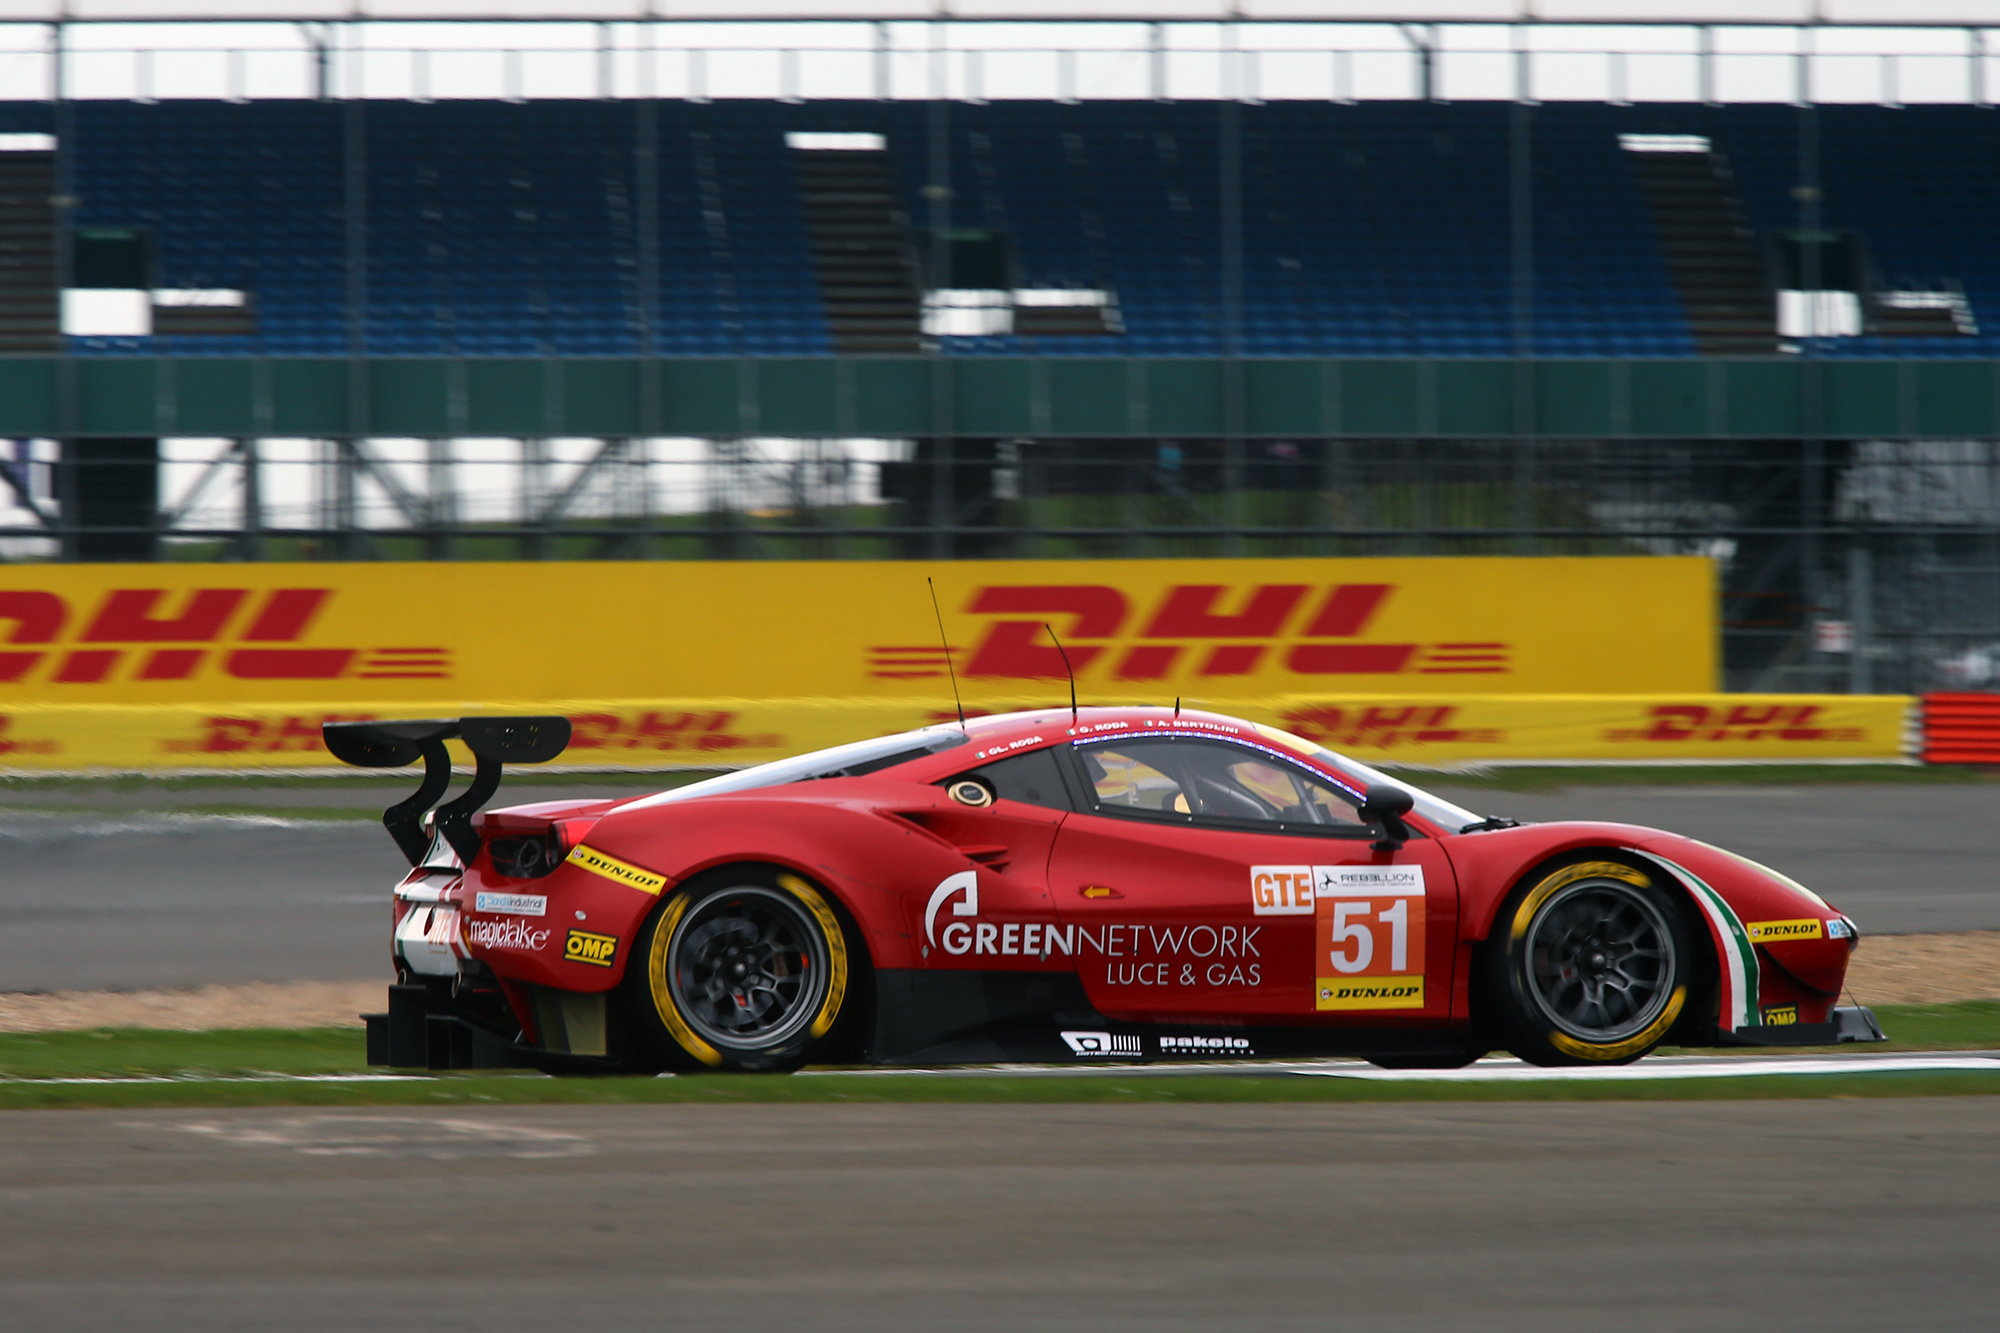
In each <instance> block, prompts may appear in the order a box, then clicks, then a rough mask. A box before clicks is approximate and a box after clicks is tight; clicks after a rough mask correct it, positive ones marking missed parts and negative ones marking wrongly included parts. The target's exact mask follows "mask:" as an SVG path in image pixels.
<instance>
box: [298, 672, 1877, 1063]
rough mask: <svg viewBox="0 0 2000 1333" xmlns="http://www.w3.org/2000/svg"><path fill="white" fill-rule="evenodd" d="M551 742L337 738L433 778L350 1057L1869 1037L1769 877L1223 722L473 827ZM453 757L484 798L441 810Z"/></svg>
mask: <svg viewBox="0 0 2000 1333" xmlns="http://www.w3.org/2000/svg"><path fill="white" fill-rule="evenodd" d="M568 735H569V724H568V722H567V721H566V720H565V719H563V718H560V717H546V718H470V717H469V718H464V719H462V720H458V721H432V722H360V723H336V724H329V725H328V726H327V728H326V737H327V744H328V747H329V749H331V750H332V751H333V753H334V754H335V755H337V756H338V757H340V758H341V759H343V760H345V761H346V762H349V763H355V764H362V765H366V766H370V767H393V766H399V765H403V764H410V763H414V762H415V761H416V760H418V759H419V758H421V759H423V760H424V761H425V773H426V775H425V779H424V783H423V786H422V787H421V788H420V789H419V790H418V792H417V793H416V794H415V795H414V796H412V797H411V798H410V799H409V800H407V801H404V802H403V803H401V804H400V805H398V806H396V807H394V808H393V809H391V810H390V811H389V812H388V813H387V815H385V816H384V823H385V824H386V825H387V826H388V828H389V831H390V833H391V834H392V835H393V836H394V837H395V839H396V841H397V842H398V844H399V845H400V846H401V847H402V848H403V850H404V851H405V853H406V854H407V855H408V857H409V859H410V861H411V864H412V867H413V868H412V869H411V870H410V872H409V874H408V875H407V876H405V877H404V879H403V881H402V882H401V883H400V884H399V885H398V886H397V887H396V891H395V923H394V957H395V965H396V969H397V974H398V979H397V984H395V985H393V986H391V987H390V999H389V1012H388V1013H387V1014H380V1015H372V1016H370V1019H369V1058H370V1060H371V1062H374V1063H381V1064H393V1065H414V1066H428V1067H431V1068H461V1067H479V1066H490V1065H501V1064H525V1065H535V1066H540V1067H543V1068H551V1069H556V1068H567V1069H579V1068H601V1069H606V1070H611V1069H642V1070H661V1069H673V1070H686V1071H699V1070H704V1069H724V1070H788V1069H796V1068H798V1067H799V1066H800V1065H802V1064H805V1063H807V1062H809V1061H810V1062H815V1063H829V1062H832V1063H860V1062H866V1063H873V1064H889V1065H894V1064H942V1063H954V1062H992V1061H1058V1062H1068V1061H1104V1060H1158V1059H1189V1058H1193V1059H1201V1060H1212V1059H1218V1058H1223V1059H1227V1058H1244V1057H1304V1056H1326V1055H1349V1056H1361V1057H1363V1058H1365V1059H1368V1060H1372V1061H1374V1062H1375V1063H1377V1064H1381V1065H1388V1066H1392V1067H1422V1066H1439V1067H1449V1066H1456V1065H1462V1064H1464V1063H1466V1062H1468V1061H1470V1060H1473V1059H1475V1058H1477V1057H1478V1056H1480V1055H1482V1054H1484V1053H1486V1052H1488V1051H1491V1050H1499V1049H1505V1050H1509V1051H1512V1052H1513V1053H1514V1054H1516V1055H1518V1056H1520V1057H1521V1058H1523V1059H1525V1060H1530V1061H1533V1062H1535V1063H1537V1064H1579V1065H1589V1064H1616V1063H1622V1062H1625V1061H1630V1060H1636V1059H1638V1058H1639V1057H1640V1056H1642V1055H1644V1054H1646V1053H1647V1052H1648V1051H1650V1050H1652V1049H1653V1048H1654V1047H1655V1046H1657V1045H1659V1044H1660V1043H1662V1042H1672V1043H1675V1044H1678V1045H1687V1046H1714V1045H1774V1044H1782V1045H1787V1046H1790V1045H1804V1044H1815V1043H1833V1042H1838V1041H1851V1040H1862V1041H1866V1040H1880V1039H1881V1033H1880V1029H1879V1028H1878V1027H1877V1026H1876V1024H1875V1021H1874V1018H1873V1016H1872V1015H1871V1014H1869V1012H1868V1011H1867V1010H1865V1009H1860V1008H1837V1007H1836V1000H1837V998H1838V997H1839V995H1840V993H1841V984H1842V978H1843V977H1844V975H1845V973H1846V970H1847V960H1848V955H1849V953H1850V952H1851V951H1852V949H1853V948H1854V946H1855V940H1856V936H1855V929H1854V924H1853V923H1852V922H1851V921H1849V920H1848V919H1847V917H1845V916H1843V915H1842V914H1841V913H1840V912H1839V911H1837V910H1835V909H1834V908H1831V907H1829V906H1827V904H1826V903H1824V902H1822V901H1821V900H1820V899H1819V898H1818V897H1817V896H1816V895H1814V894H1813V893H1812V892H1811V891H1810V890H1808V889H1806V888H1804V887H1803V886H1801V885H1799V884H1797V883H1794V882H1793V881H1792V880H1789V879H1787V878H1785V876H1783V875H1781V874H1779V873H1778V872H1776V871H1774V870H1770V869H1767V868H1765V867H1763V866H1761V865H1758V864H1756V863H1755V862H1752V861H1749V860H1746V859H1744V858H1743V857H1740V856H1736V855H1734V854H1732V853H1730V852H1726V851H1723V850H1722V849H1720V848H1717V847H1711V846H1708V845H1707V844H1704V843H1700V842H1695V841H1693V840H1691V839H1688V838H1684V837H1680V836H1678V835H1676V834H1672V833H1663V832H1660V831H1659V830H1656V829H1648V828H1638V827H1633V826H1630V825H1623V824H1592V823H1555V824H1533V825H1522V824H1516V823H1514V822H1513V821H1511V820H1505V819H1486V818H1481V817H1480V816H1478V815H1476V814H1474V813H1472V812H1471V811H1469V810H1463V809H1460V808H1459V807H1458V806H1455V805H1453V804H1451V803H1450V802H1448V801H1442V800H1439V799H1437V798H1436V797H1434V796H1431V795H1428V794H1426V793H1425V792H1423V791H1421V790H1419V789H1417V788H1415V787H1412V786H1410V785H1408V784H1406V783H1403V782H1399V781H1397V780H1396V779H1394V778H1390V777H1387V776H1385V775H1383V774H1381V773H1378V772H1375V771H1374V770H1372V769H1370V768H1368V767H1367V766H1365V765H1363V764H1359V763H1356V762H1355V761H1353V760H1352V759H1348V758H1346V757H1345V756H1342V755H1338V754H1334V753H1332V752H1330V751H1328V750H1325V749H1322V748H1320V747H1319V746H1316V745H1314V744H1312V743H1311V742H1309V741H1305V740H1302V739H1300V738H1299V737H1297V736H1293V735H1289V734H1287V733H1285V732H1282V731H1278V730H1275V729H1273V728H1271V727H1266V726H1261V725H1258V724H1256V723H1253V722H1245V721H1242V720H1240V719H1237V718H1231V717H1223V716H1219V715H1216V714H1212V713H1196V712H1182V711H1179V710H1174V709H1165V708H1086V709H1082V710H1080V711H1074V710H1071V709H1059V710H1054V711H1047V712H1034V713H1015V714H1010V715H1006V716H1001V717H983V718H976V719H974V720H972V721H970V722H968V723H965V724H964V725H962V726H960V725H950V726H937V727H929V728H926V729H924V730H921V731H912V732H906V733H903V734H901V735H895V736H885V737H882V738H880V739H877V740H868V741H861V742H857V743H855V744H852V745H842V746H837V747H835V748H833V749H830V750H822V751H819V752H817V753H814V754H807V755H801V756H799V757H797V758H794V759H786V760H781V761H779V762H777V763H771V764H764V765H761V766H759V767H756V768H749V769H744V770H742V771H739V772H734V773H729V774H726V775H724V776H721V777H714V778H709V779H707V780H705V781H700V782H695V783H692V784H690V785H688V786H683V787H678V788H675V789H673V790H670V791H664V792H660V793H658V794H657V795H652V796H646V797H642V798H639V799H635V800H616V801H611V800H579V801H553V802H545V803H542V804H537V805H525V806H517V807H514V808H511V809H497V810H491V811H485V812H483V813H481V812H480V809H479V807H480V806H481V805H482V804H484V803H485V802H486V801H487V800H488V799H490V798H491V797H492V795H493V793H494V790H495V789H496V788H497V786H498V784H499V780H500V774H501V770H502V765H503V764H505V763H510V762H523V763H535V762H545V761H546V760H548V759H551V758H554V757H555V756H556V755H557V754H559V753H560V752H561V751H562V749H563V747H564V746H565V745H566V744H567V742H568ZM453 736H456V737H458V738H460V739H461V740H462V741H463V742H464V743H465V745H466V746H467V747H468V748H469V749H470V750H471V751H472V752H473V754H474V755H475V756H476V757H477V760H478V766H477V770H476V774H475V777H474V778H473V781H472V784H471V786H470V788H469V789H468V790H467V791H466V792H465V794H464V795H462V796H460V797H459V798H458V799H456V800H454V801H451V802H450V803H448V804H446V805H443V806H440V807H438V808H437V809H436V810H432V809H431V807H432V806H433V805H434V804H435V803H436V802H437V800H438V798H439V797H440V796H442V795H443V794H444V789H445V787H446V785H447V784H448V783H449V780H450V760H449V757H448V755H447V753H446V751H445V747H444V741H445V740H446V739H447V738H450V737H453Z"/></svg>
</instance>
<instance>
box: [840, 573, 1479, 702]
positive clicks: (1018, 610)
mask: <svg viewBox="0 0 2000 1333" xmlns="http://www.w3.org/2000/svg"><path fill="white" fill-rule="evenodd" d="M1395 591H1396V589H1395V586H1394V585H1392V584H1387V583H1341V584H1334V585H1332V586H1329V587H1314V586H1312V585H1310V584H1303V583H1266V584H1257V585H1255V586H1245V587H1241V588H1230V587H1226V586H1224V585H1222V584H1182V585H1177V586H1175V587H1172V588H1169V589H1167V591H1166V593H1165V594H1164V595H1162V596H1161V598H1160V599H1159V601H1158V603H1157V604H1155V605H1153V606H1151V607H1147V608H1141V609H1139V610H1138V612H1137V614H1135V613H1134V607H1133V605H1132V602H1131V599H1130V598H1128V597H1127V596H1126V594H1125V593H1124V592H1122V591H1120V590H1119V589H1117V588H1113V587H1109V586H1106V585H1103V584H1031V585H1020V586H1001V587H986V588H981V589H979V591H978V592H976V593H974V594H973V596H972V600H971V601H970V603H968V604H967V606H966V608H965V609H966V611H967V612H968V613H969V614H971V615H975V616H982V617H986V618H988V619H989V621H990V623H989V624H988V626H987V628H986V630H985V632H984V634H983V635H982V636H981V637H980V640H979V642H978V644H977V646H975V647H974V648H973V650H972V653H971V655H970V657H969V658H968V659H967V661H966V664H965V668H964V670H965V674H966V675H967V676H972V677H989V678H992V677H998V678H1005V679H1014V680H1042V679H1047V678H1050V677H1055V678H1058V679H1060V678H1061V677H1062V676H1063V675H1064V674H1065V673H1064V668H1063V661H1062V656H1061V654H1060V653H1058V652H1057V650H1056V648H1055V645H1054V644H1052V643H1050V642H1049V639H1048V635H1047V633H1046V632H1045V631H1044V630H1043V628H1042V626H1043V625H1044V623H1056V624H1059V625H1060V627H1061V629H1062V631H1063V634H1062V641H1063V643H1064V645H1065V646H1066V647H1067V648H1068V650H1069V659H1070V663H1071V665H1072V666H1074V667H1075V668H1076V670H1077V671H1079V672H1082V671H1084V670H1086V669H1087V668H1089V667H1091V666H1092V665H1093V664H1095V663H1097V662H1098V661H1099V660H1100V659H1102V660H1103V661H1104V662H1105V663H1106V664H1107V666H1108V668H1109V674H1110V675H1111V676H1112V677H1113V678H1115V679H1117V680H1163V679H1165V678H1167V677H1168V676H1171V675H1194V676H1247V675H1251V674H1253V673H1254V672H1256V671H1258V670H1259V669H1260V668H1261V667H1263V666H1264V665H1265V662H1266V659H1267V657H1268V658H1274V659H1275V660H1278V661H1279V662H1281V664H1282V668H1283V669H1284V670H1286V671H1290V672H1292V673H1294V674H1297V675H1303V676H1387V675H1396V674H1399V673H1402V672H1406V671H1415V672H1418V673H1422V674H1427V675H1496V674H1502V673H1506V672H1509V671H1511V670H1512V669H1513V668H1512V664H1511V658H1510V648H1509V645H1507V644H1504V643H1434V644H1419V643H1376V642H1367V641H1364V638H1363V636H1364V634H1365V633H1366V631H1367V629H1368V626H1369V625H1370V624H1371V623H1372V622H1373V621H1374V619H1375V617H1376V615H1377V613H1378V612H1379V611H1380V610H1381V609H1382V607H1383V605H1384V604H1385V603H1386V602H1387V601H1388V600H1389V598H1390V597H1391V596H1392V595H1393V594H1394V593H1395ZM869 651H870V654H871V656H870V668H871V670H872V671H873V672H874V673H875V674H878V675H882V674H889V673H892V672H896V673H900V672H906V671H907V672H910V673H913V674H915V673H921V674H927V675H928V674H935V673H936V671H937V669H938V668H939V667H940V666H941V665H942V662H941V656H942V655H941V653H940V652H939V650H935V649H916V648H876V649H870V650H869Z"/></svg>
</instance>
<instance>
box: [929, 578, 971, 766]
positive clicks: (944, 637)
mask: <svg viewBox="0 0 2000 1333" xmlns="http://www.w3.org/2000/svg"><path fill="white" fill-rule="evenodd" d="M924 586H925V587H926V588H929V589H930V590H931V614H932V615H934V616H936V617H937V623H938V642H939V643H941V644H943V645H944V669H945V670H946V671H949V672H950V673H951V701H952V703H954V704H956V705H957V706H958V729H959V730H960V731H964V730H965V700H963V699H961V698H959V697H958V668H957V667H955V666H953V665H952V664H951V636H950V635H948V634H946V633H945V632H944V612H943V611H940V610H939V609H938V599H937V584H935V583H933V582H931V580H930V576H929V575H928V574H926V575H925V576H924ZM968 734H970V733H968Z"/></svg>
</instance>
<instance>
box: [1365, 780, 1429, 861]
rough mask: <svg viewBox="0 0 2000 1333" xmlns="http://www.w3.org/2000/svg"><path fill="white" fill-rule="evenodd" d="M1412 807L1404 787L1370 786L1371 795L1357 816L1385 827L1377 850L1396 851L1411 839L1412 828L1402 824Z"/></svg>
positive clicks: (1379, 784)
mask: <svg viewBox="0 0 2000 1333" xmlns="http://www.w3.org/2000/svg"><path fill="white" fill-rule="evenodd" d="M1413 804H1415V802H1413V801H1412V800H1411V799H1410V793H1408V792H1407V791H1404V790H1403V789H1402V788H1401V787H1391V786H1388V785H1386V784H1384V783H1380V782H1371V783H1370V784H1368V794H1367V796H1366V797H1364V798H1363V799H1362V802H1361V808H1360V809H1359V810H1357V811H1355V813H1356V814H1358V815H1360V816H1361V820H1362V822H1363V823H1366V824H1380V825H1381V826H1382V841H1380V842H1378V843H1376V844H1375V850H1376V851H1378V852H1393V851H1395V850H1396V849H1397V848H1399V847H1401V846H1402V845H1403V844H1404V843H1406V842H1408V841H1409V840H1410V826H1409V825H1408V824H1405V823H1404V822H1403V816H1404V815H1407V814H1409V813H1410V807H1411V806H1412V805H1413Z"/></svg>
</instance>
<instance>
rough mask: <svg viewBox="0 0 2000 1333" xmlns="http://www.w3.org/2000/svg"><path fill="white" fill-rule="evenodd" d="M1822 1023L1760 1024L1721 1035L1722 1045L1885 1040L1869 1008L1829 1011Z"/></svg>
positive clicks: (1822, 1043) (1782, 1044) (1817, 1044)
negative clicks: (1827, 1019) (1826, 1019)
mask: <svg viewBox="0 0 2000 1333" xmlns="http://www.w3.org/2000/svg"><path fill="white" fill-rule="evenodd" d="M1828 1018H1829V1021H1827V1022H1825V1023H1783V1024H1770V1023H1766V1024H1760V1025H1758V1026H1757V1027H1742V1028H1737V1029H1736V1031H1734V1032H1731V1033H1726V1034H1724V1035H1723V1037H1722V1039H1721V1041H1720V1043H1719V1044H1720V1045H1723V1046H1838V1045H1842V1044H1844V1043H1846V1042H1850V1041H1887V1040H1888V1038H1887V1037H1885V1036H1883V1035H1882V1025H1881V1024H1880V1023H1877V1022H1876V1021H1875V1014H1874V1011H1873V1010H1870V1009H1864V1008H1862V1007H1861V1006H1860V1005H1854V1006H1851V1007H1846V1008H1839V1009H1835V1010H1833V1012H1832V1013H1831V1014H1830V1015H1829V1016H1828Z"/></svg>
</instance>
